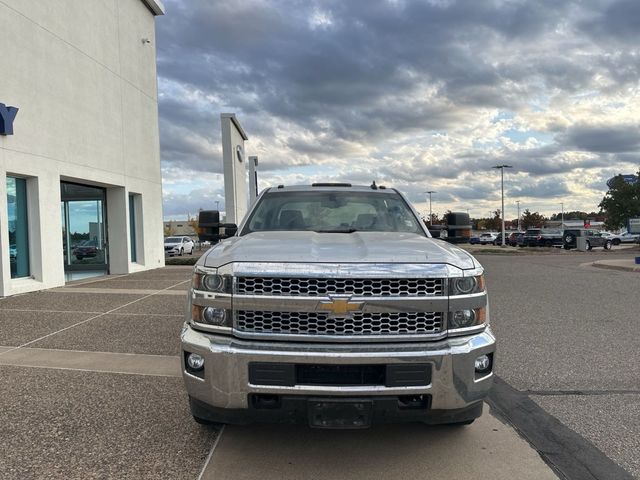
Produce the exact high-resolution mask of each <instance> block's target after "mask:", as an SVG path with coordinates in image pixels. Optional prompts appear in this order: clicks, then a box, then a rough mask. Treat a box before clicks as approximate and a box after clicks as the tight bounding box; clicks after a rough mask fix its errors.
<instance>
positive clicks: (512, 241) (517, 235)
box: [506, 232, 524, 247]
mask: <svg viewBox="0 0 640 480" xmlns="http://www.w3.org/2000/svg"><path fill="white" fill-rule="evenodd" d="M522 237H524V232H512V233H511V234H510V235H509V236H508V237H507V240H506V242H507V244H508V245H510V246H512V247H516V246H518V245H520V244H521V243H522V241H521V239H522Z"/></svg>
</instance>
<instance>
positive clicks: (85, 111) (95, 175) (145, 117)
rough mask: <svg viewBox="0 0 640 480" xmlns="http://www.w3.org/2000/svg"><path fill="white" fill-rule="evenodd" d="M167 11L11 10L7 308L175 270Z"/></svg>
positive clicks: (3, 80)
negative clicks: (165, 116)
mask: <svg viewBox="0 0 640 480" xmlns="http://www.w3.org/2000/svg"><path fill="white" fill-rule="evenodd" d="M163 13H164V7H163V5H162V3H161V2H160V1H159V0H56V1H43V0H2V2H0V23H1V24H2V26H3V27H2V29H0V44H1V45H2V60H0V62H2V67H3V68H2V74H0V176H1V177H2V178H1V180H0V296H8V295H15V294H18V293H24V292H29V291H34V290H41V289H44V288H51V287H56V286H62V285H64V284H65V283H67V282H69V281H73V280H76V279H81V278H86V277H90V276H96V275H105V274H124V273H131V272H136V271H140V270H146V269H151V268H157V267H160V266H163V265H164V251H163V240H162V237H163V225H162V185H161V176H160V147H159V139H158V100H157V80H156V51H155V45H156V42H155V17H156V16H157V15H162V14H163Z"/></svg>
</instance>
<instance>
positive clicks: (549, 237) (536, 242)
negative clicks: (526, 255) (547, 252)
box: [521, 228, 563, 247]
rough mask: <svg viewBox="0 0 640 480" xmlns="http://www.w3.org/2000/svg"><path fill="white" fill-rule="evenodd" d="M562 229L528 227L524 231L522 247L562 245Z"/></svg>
mask: <svg viewBox="0 0 640 480" xmlns="http://www.w3.org/2000/svg"><path fill="white" fill-rule="evenodd" d="M562 238H563V237H562V230H543V229H541V228H530V229H528V230H527V231H526V232H524V236H523V238H522V245H521V246H523V247H553V246H561V245H562Z"/></svg>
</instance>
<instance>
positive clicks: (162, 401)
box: [0, 252, 640, 479]
mask: <svg viewBox="0 0 640 480" xmlns="http://www.w3.org/2000/svg"><path fill="white" fill-rule="evenodd" d="M610 255H619V254H615V253H613V252H607V253H604V254H601V253H600V254H599V253H594V252H590V253H588V254H584V255H517V256H499V255H485V256H481V257H480V260H481V261H482V262H483V263H484V265H485V267H486V269H487V281H488V285H489V289H490V295H491V308H492V321H493V325H494V328H495V330H496V332H497V334H498V336H499V357H498V358H499V361H498V364H497V369H498V370H497V371H498V375H499V382H498V383H497V386H498V388H497V389H496V392H497V393H498V394H499V395H497V394H495V393H494V395H493V396H494V397H496V395H497V398H492V399H491V401H490V403H491V405H492V407H493V410H491V411H490V410H489V407H488V406H487V407H486V411H485V415H484V416H483V417H482V418H481V419H480V420H479V421H477V422H476V423H474V424H473V425H472V426H469V427H464V428H456V429H451V428H446V427H426V426H422V425H404V426H403V425H389V426H379V427H375V428H373V429H371V430H367V431H346V432H345V431H318V430H310V429H308V428H306V427H304V426H299V427H298V426H295V427H289V426H287V427H285V426H273V425H253V426H245V427H237V426H235V427H231V426H230V427H226V428H225V429H223V430H222V433H221V434H220V431H219V430H218V429H215V428H207V427H202V426H200V425H197V424H196V423H194V422H193V421H192V419H191V417H190V414H189V410H188V407H187V402H186V394H185V392H184V390H183V386H182V380H181V378H180V376H179V375H180V371H179V369H180V366H179V359H178V353H179V342H178V333H179V329H180V325H181V323H182V311H183V307H184V304H183V302H184V294H185V291H186V290H187V288H188V283H189V277H190V271H191V269H190V267H166V268H164V269H160V270H157V271H151V272H143V273H138V274H133V275H128V276H117V277H109V278H101V279H94V280H88V281H84V282H79V283H75V284H73V285H68V286H67V287H64V288H58V289H54V290H49V291H45V292H39V293H33V294H27V295H22V296H17V297H10V298H6V299H2V300H0V322H1V325H0V371H1V372H2V375H1V376H0V388H2V392H3V393H2V396H1V397H0V422H1V424H2V425H3V428H2V430H1V431H0V438H1V441H2V444H3V449H2V450H3V451H2V453H1V454H0V472H2V475H1V477H2V478H10V479H12V478H16V479H18V478H19V479H24V478H191V479H195V478H198V477H199V476H201V477H202V478H216V479H223V478H236V479H242V478H246V479H251V478H261V479H270V478H274V479H276V478H278V479H280V478H292V479H294V478H295V479H299V478H371V477H374V476H381V475H382V476H384V477H385V478H403V479H411V478H416V479H417V478H456V479H458V478H475V479H477V478H532V479H534V478H535V479H540V478H556V474H558V475H560V476H561V477H564V478H631V477H630V475H631V474H632V475H635V476H636V477H638V478H640V463H638V460H637V456H636V455H635V452H637V451H638V448H639V447H640V443H639V441H638V438H640V435H639V433H640V387H639V385H638V380H637V379H638V378H640V375H639V374H640V367H639V366H638V363H637V362H636V361H635V357H636V356H637V354H638V353H639V352H640V340H638V337H637V335H635V324H636V323H637V320H636V317H637V307H638V300H637V292H638V286H640V274H638V273H635V272H621V271H615V270H602V269H596V268H593V267H590V266H587V265H584V264H585V263H589V262H592V261H594V260H598V259H601V258H606V257H608V256H610ZM523 411H526V412H527V415H522V412H523ZM523 417H524V418H523ZM527 418H532V419H534V421H533V422H529V423H527ZM532 423H533V425H532ZM214 446H215V451H214V450H213V447H214ZM580 452H582V453H580ZM583 457H586V458H583ZM571 458H577V459H578V460H579V461H577V462H576V461H574V462H573V463H572V461H571ZM543 460H544V461H543ZM581 468H582V470H580V469H581ZM623 469H624V470H623ZM585 471H587V472H590V473H589V474H590V475H591V476H590V477H585V476H580V475H582V472H585Z"/></svg>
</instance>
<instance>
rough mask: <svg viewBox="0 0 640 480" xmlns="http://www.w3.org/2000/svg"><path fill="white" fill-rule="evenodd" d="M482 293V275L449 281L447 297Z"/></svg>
mask: <svg viewBox="0 0 640 480" xmlns="http://www.w3.org/2000/svg"><path fill="white" fill-rule="evenodd" d="M481 292H484V275H478V276H477V277H457V278H452V279H450V280H449V295H469V294H471V293H481Z"/></svg>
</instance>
